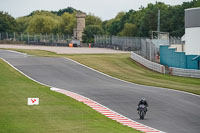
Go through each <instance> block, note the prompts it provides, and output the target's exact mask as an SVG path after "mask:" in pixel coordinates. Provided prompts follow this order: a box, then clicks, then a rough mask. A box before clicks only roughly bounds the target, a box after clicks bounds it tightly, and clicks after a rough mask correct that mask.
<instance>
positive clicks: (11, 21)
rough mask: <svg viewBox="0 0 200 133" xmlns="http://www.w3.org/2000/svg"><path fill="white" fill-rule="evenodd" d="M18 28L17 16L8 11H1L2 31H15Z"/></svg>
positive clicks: (0, 26) (0, 28) (0, 25)
mask: <svg viewBox="0 0 200 133" xmlns="http://www.w3.org/2000/svg"><path fill="white" fill-rule="evenodd" d="M17 28H18V25H17V22H16V20H15V18H13V17H12V16H10V15H9V14H8V13H4V12H0V32H8V33H10V32H15V31H17Z"/></svg>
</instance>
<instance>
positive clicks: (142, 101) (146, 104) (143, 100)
mask: <svg viewBox="0 0 200 133" xmlns="http://www.w3.org/2000/svg"><path fill="white" fill-rule="evenodd" d="M140 105H144V106H145V107H146V111H145V113H146V112H147V111H148V110H147V108H148V107H149V105H148V103H147V100H146V99H145V98H142V99H141V100H140V102H139V103H138V107H137V111H139V107H140ZM138 113H139V112H138Z"/></svg>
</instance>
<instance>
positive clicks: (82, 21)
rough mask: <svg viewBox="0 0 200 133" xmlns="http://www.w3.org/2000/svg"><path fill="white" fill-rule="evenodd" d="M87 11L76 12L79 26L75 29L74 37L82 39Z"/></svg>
mask: <svg viewBox="0 0 200 133" xmlns="http://www.w3.org/2000/svg"><path fill="white" fill-rule="evenodd" d="M85 17H86V14H85V13H77V14H76V19H77V27H76V29H74V38H75V39H77V40H79V41H82V35H83V31H84V29H85Z"/></svg>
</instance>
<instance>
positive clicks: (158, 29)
mask: <svg viewBox="0 0 200 133" xmlns="http://www.w3.org/2000/svg"><path fill="white" fill-rule="evenodd" d="M157 31H158V32H160V10H158V27H157Z"/></svg>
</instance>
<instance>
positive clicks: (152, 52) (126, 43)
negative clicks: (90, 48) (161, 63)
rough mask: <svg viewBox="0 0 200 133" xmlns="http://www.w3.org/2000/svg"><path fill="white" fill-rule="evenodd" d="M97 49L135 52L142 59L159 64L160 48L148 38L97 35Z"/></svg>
mask: <svg viewBox="0 0 200 133" xmlns="http://www.w3.org/2000/svg"><path fill="white" fill-rule="evenodd" d="M94 46H95V47H103V48H112V49H115V50H124V51H134V52H135V53H137V54H139V55H141V56H142V57H144V58H146V59H148V60H151V61H155V62H157V61H158V60H157V57H158V55H159V47H156V45H155V44H154V43H153V42H152V41H151V40H150V39H148V38H142V37H121V36H105V35H95V44H94Z"/></svg>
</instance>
